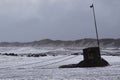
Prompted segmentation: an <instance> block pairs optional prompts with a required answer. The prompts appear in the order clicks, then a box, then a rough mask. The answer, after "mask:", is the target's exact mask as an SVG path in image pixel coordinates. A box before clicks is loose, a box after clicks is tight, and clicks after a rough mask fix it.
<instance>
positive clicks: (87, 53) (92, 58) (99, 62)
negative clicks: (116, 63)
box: [60, 47, 109, 68]
mask: <svg viewBox="0 0 120 80" xmlns="http://www.w3.org/2000/svg"><path fill="white" fill-rule="evenodd" d="M83 57H84V60H83V61H81V62H80V63H78V64H70V65H63V66H60V68H75V67H104V66H108V65H109V63H108V62H107V61H106V60H104V59H102V58H101V55H100V48H99V47H90V48H86V49H83Z"/></svg>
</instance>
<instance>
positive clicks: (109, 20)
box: [0, 0, 120, 41]
mask: <svg viewBox="0 0 120 80" xmlns="http://www.w3.org/2000/svg"><path fill="white" fill-rule="evenodd" d="M119 2H120V1H118V0H114V1H112V0H97V1H94V4H95V11H96V18H97V23H98V29H99V35H100V38H109V37H110V38H119V36H120V33H119V31H120V27H119V26H120V23H119V21H120V16H119V14H120V11H119V9H120V5H119V4H118V3H119ZM91 4H92V3H91V2H90V0H1V1H0V9H1V11H0V36H1V39H0V41H33V40H39V39H43V38H50V39H63V40H73V39H80V38H86V37H88V38H95V31H94V22H93V16H92V15H93V14H92V9H90V8H89V6H90V5H91Z"/></svg>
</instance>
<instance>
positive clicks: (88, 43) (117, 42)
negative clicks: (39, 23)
mask: <svg viewBox="0 0 120 80" xmlns="http://www.w3.org/2000/svg"><path fill="white" fill-rule="evenodd" d="M99 41H100V46H101V47H120V39H112V38H111V39H100V40H99ZM93 46H97V41H96V39H90V38H86V39H79V40H69V41H63V40H51V39H43V40H39V41H32V42H23V43H22V42H0V47H93Z"/></svg>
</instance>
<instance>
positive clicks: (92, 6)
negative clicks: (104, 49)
mask: <svg viewBox="0 0 120 80" xmlns="http://www.w3.org/2000/svg"><path fill="white" fill-rule="evenodd" d="M90 8H92V9H93V17H94V24H95V30H96V37H97V44H98V47H100V42H99V36H98V29H97V22H96V16H95V8H94V4H93V3H92V5H91V6H90Z"/></svg>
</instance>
